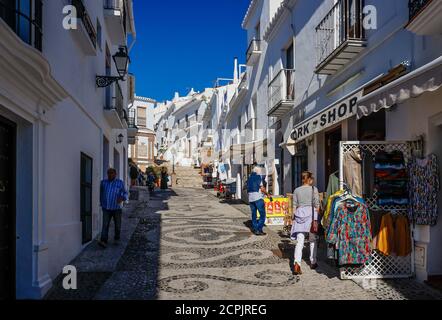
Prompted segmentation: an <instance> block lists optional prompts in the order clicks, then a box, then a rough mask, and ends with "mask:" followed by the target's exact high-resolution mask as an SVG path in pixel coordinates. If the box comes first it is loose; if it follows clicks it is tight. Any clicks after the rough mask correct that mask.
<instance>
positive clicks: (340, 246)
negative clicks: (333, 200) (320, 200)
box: [327, 200, 372, 265]
mask: <svg viewBox="0 0 442 320" xmlns="http://www.w3.org/2000/svg"><path fill="white" fill-rule="evenodd" d="M327 242H328V243H330V244H334V245H335V247H336V249H337V250H338V252H339V265H356V264H357V265H359V264H364V263H366V262H368V261H370V259H371V242H372V237H371V224H370V215H369V210H368V208H367V206H366V205H365V204H363V203H361V202H357V201H355V200H351V201H348V200H344V201H342V202H341V203H340V204H339V206H338V207H337V209H336V212H335V213H334V215H333V219H332V221H331V224H330V228H329V230H328V233H327Z"/></svg>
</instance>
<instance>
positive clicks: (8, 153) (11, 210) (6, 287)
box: [0, 117, 16, 300]
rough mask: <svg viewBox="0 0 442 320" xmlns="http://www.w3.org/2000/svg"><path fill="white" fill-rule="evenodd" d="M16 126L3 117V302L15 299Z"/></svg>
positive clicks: (0, 153)
mask: <svg viewBox="0 0 442 320" xmlns="http://www.w3.org/2000/svg"><path fill="white" fill-rule="evenodd" d="M15 141H16V127H15V124H13V123H11V122H10V121H8V120H6V119H4V118H2V117H0V300H4V299H14V298H15V240H16V232H15V219H16V216H15V200H16V199H15V170H16V162H15V161H16V160H15V150H16V148H15V144H16V142H15Z"/></svg>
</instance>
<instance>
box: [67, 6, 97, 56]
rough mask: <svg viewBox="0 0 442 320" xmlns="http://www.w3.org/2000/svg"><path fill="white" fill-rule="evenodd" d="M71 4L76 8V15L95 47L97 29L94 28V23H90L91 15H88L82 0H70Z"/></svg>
mask: <svg viewBox="0 0 442 320" xmlns="http://www.w3.org/2000/svg"><path fill="white" fill-rule="evenodd" d="M72 5H73V6H74V7H75V8H76V9H77V16H78V17H79V18H80V20H81V22H82V23H83V25H84V28H85V29H86V32H87V34H88V36H89V39H90V40H91V42H92V45H93V46H94V48H95V49H96V48H97V31H96V30H95V27H94V24H93V23H92V20H91V17H90V16H89V14H88V12H87V10H86V7H85V6H84V3H83V1H82V0H72Z"/></svg>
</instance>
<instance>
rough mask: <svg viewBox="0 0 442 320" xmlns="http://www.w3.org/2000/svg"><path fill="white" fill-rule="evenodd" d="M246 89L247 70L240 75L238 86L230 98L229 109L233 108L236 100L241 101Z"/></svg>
mask: <svg viewBox="0 0 442 320" xmlns="http://www.w3.org/2000/svg"><path fill="white" fill-rule="evenodd" d="M247 90H248V83H247V72H244V73H243V74H242V76H241V79H240V82H239V84H238V87H237V88H236V91H235V94H234V95H233V97H232V99H231V100H230V109H233V108H234V107H235V106H236V104H237V102H239V101H241V99H242V98H243V97H244V95H245V94H246V92H247Z"/></svg>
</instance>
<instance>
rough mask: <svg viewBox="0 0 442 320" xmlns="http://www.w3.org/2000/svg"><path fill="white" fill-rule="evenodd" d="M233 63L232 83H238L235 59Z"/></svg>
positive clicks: (236, 60)
mask: <svg viewBox="0 0 442 320" xmlns="http://www.w3.org/2000/svg"><path fill="white" fill-rule="evenodd" d="M234 61H235V62H234V70H233V83H238V79H239V77H238V58H237V57H235V60H234Z"/></svg>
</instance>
